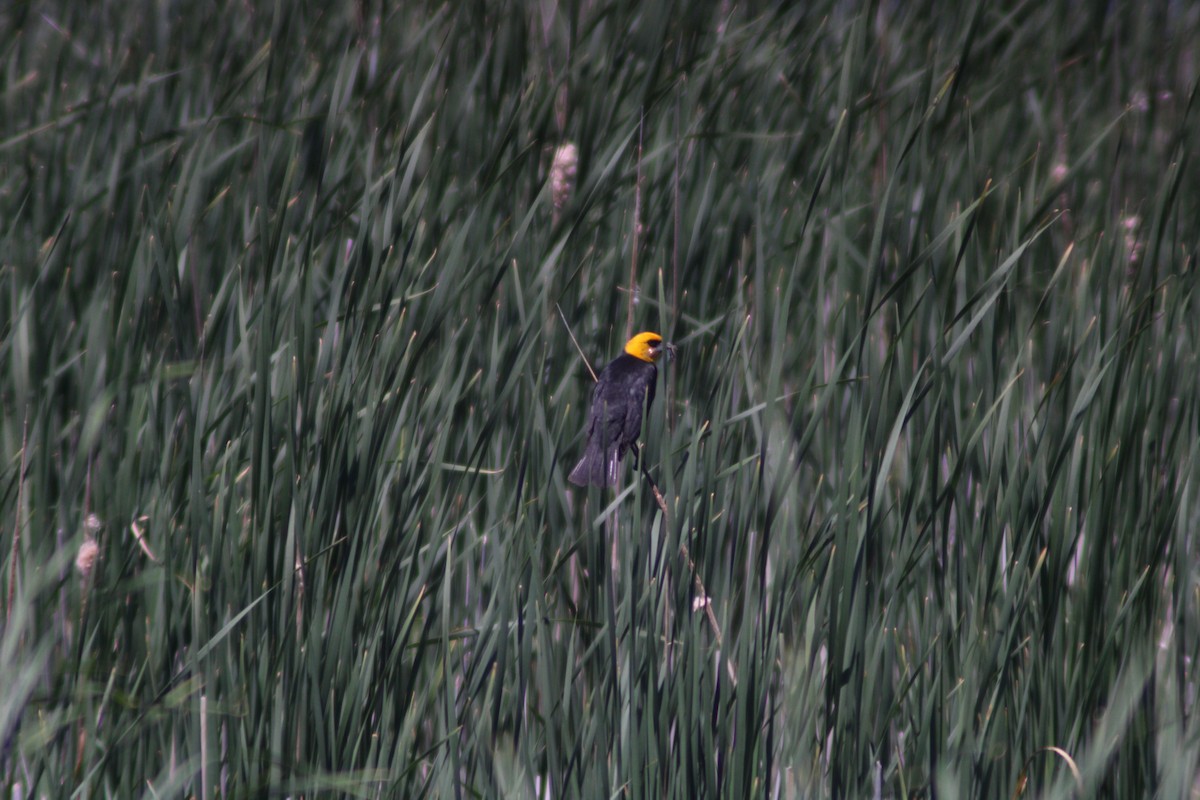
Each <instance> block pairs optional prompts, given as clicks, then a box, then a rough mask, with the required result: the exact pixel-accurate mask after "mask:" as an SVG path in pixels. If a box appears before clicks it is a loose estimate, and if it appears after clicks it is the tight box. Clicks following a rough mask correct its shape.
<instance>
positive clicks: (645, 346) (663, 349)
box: [625, 331, 675, 364]
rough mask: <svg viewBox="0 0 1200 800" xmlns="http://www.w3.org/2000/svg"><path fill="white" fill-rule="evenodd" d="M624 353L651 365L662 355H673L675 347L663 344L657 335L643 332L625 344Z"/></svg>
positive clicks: (666, 343)
mask: <svg viewBox="0 0 1200 800" xmlns="http://www.w3.org/2000/svg"><path fill="white" fill-rule="evenodd" d="M625 352H626V353H628V354H629V355H631V356H633V357H634V358H640V359H641V360H642V361H649V362H650V363H651V364H653V363H654V362H655V361H658V359H659V358H661V357H662V354H663V353H670V354H672V355H674V354H675V346H674V345H672V344H670V343H668V342H664V341H663V338H662V337H661V336H659V335H658V334H657V333H652V332H650V331H643V332H642V333H639V334H638V335H637V336H634V337H633V338H632V339H630V340H629V341H628V342H626V343H625Z"/></svg>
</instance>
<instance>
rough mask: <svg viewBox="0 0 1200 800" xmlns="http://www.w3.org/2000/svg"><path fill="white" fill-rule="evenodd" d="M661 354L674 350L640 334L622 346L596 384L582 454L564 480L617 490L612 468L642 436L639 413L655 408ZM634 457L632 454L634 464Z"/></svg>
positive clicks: (658, 338)
mask: <svg viewBox="0 0 1200 800" xmlns="http://www.w3.org/2000/svg"><path fill="white" fill-rule="evenodd" d="M664 352H669V353H672V354H673V353H674V352H675V348H674V346H672V345H670V344H668V343H665V342H663V338H662V337H661V336H659V335H658V334H657V333H649V332H646V333H639V334H638V335H637V336H634V337H633V338H632V339H630V340H629V341H628V342H627V343H626V344H625V352H624V353H621V355H619V356H617V357H616V358H614V359H613V360H612V361H611V362H610V363H609V365H608V366H607V367H605V368H604V369H603V370H602V371H601V372H600V376H599V377H598V378H597V379H596V388H595V390H593V392H592V413H591V416H590V417H589V419H588V431H587V437H588V440H587V449H586V450H584V451H583V458H581V459H579V463H578V464H576V465H575V469H573V470H571V475H570V477H569V478H568V480H570V481H571V483H573V484H575V485H576V486H587V485H588V484H591V485H593V486H616V484H617V465H618V464H619V463H620V461H621V458H622V457H623V456H624V455H625V450H626V449H628V448H630V447H633V446H634V444H635V443H636V442H637V438H638V434H640V433H641V432H642V411H643V409H648V408H650V404H651V403H653V402H654V384H655V382H656V380H657V378H658V368H657V367H655V366H654V362H655V361H657V360H658V359H659V358H660V357H661V356H662V354H663V353H664ZM636 458H637V452H636V450H635V451H634V459H635V462H634V463H636Z"/></svg>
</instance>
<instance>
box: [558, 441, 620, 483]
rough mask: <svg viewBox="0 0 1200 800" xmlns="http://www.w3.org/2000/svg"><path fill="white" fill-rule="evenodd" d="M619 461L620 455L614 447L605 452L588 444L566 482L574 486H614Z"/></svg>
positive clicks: (595, 444)
mask: <svg viewBox="0 0 1200 800" xmlns="http://www.w3.org/2000/svg"><path fill="white" fill-rule="evenodd" d="M620 461H621V454H620V451H619V450H618V449H617V446H616V445H613V446H612V447H610V448H609V449H608V451H607V452H605V450H604V448H602V447H600V445H599V444H597V443H595V442H588V446H587V449H586V450H584V451H583V458H581V459H579V463H578V464H576V465H575V469H573V470H571V474H570V475H568V476H567V480H569V481H570V482H571V483H573V484H575V485H576V486H589V485H590V486H616V485H617V465H618V464H619V463H620Z"/></svg>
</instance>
